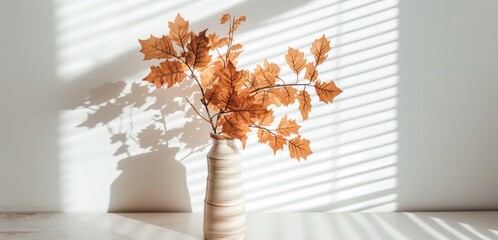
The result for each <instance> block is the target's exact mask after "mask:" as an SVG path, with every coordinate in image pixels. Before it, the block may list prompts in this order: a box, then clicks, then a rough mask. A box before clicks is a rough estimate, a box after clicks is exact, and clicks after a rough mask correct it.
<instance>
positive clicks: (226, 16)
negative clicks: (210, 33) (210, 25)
mask: <svg viewBox="0 0 498 240" xmlns="http://www.w3.org/2000/svg"><path fill="white" fill-rule="evenodd" d="M229 19H230V14H228V13H225V14H223V16H221V19H220V23H221V24H225V23H226V22H228V20H229Z"/></svg>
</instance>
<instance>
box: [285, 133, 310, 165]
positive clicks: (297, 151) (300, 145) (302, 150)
mask: <svg viewBox="0 0 498 240" xmlns="http://www.w3.org/2000/svg"><path fill="white" fill-rule="evenodd" d="M289 152H290V157H291V158H296V159H297V160H298V161H299V160H301V158H304V160H306V157H308V156H309V155H310V154H312V153H313V152H312V151H311V149H310V141H309V140H307V139H304V138H303V139H301V135H298V136H297V137H295V138H293V139H291V140H289Z"/></svg>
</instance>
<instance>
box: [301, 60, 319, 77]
mask: <svg viewBox="0 0 498 240" xmlns="http://www.w3.org/2000/svg"><path fill="white" fill-rule="evenodd" d="M317 78H318V71H317V70H316V68H315V66H314V65H313V63H308V64H306V73H305V74H304V79H308V80H310V81H311V82H313V81H315V80H316V79H317Z"/></svg>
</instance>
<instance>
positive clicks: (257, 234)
mask: <svg viewBox="0 0 498 240" xmlns="http://www.w3.org/2000/svg"><path fill="white" fill-rule="evenodd" d="M246 237H247V239H249V240H252V239H257V240H265V239H271V240H278V239H300V240H302V239H323V240H328V239H334V240H339V239H363V240H364V239H381V240H387V239H396V240H404V239H423V240H430V239H448V240H453V239H465V240H467V239H468V240H474V239H498V212H419V213H408V212H397V213H248V214H247V232H246ZM0 239H5V240H8V239H37V240H42V239H50V240H57V239H82V240H88V239H97V240H107V239H113V240H124V239H127V240H129V239H150V240H156V239H178V240H183V239H202V214H198V213H119V214H118V213H102V214H58V213H0Z"/></svg>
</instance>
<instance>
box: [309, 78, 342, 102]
mask: <svg viewBox="0 0 498 240" xmlns="http://www.w3.org/2000/svg"><path fill="white" fill-rule="evenodd" d="M315 90H316V94H317V95H318V98H319V99H320V101H321V102H325V103H332V101H334V98H335V97H336V96H337V95H339V94H340V93H342V90H341V89H339V88H338V87H337V86H336V85H335V83H334V82H329V83H325V82H320V81H316V83H315Z"/></svg>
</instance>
